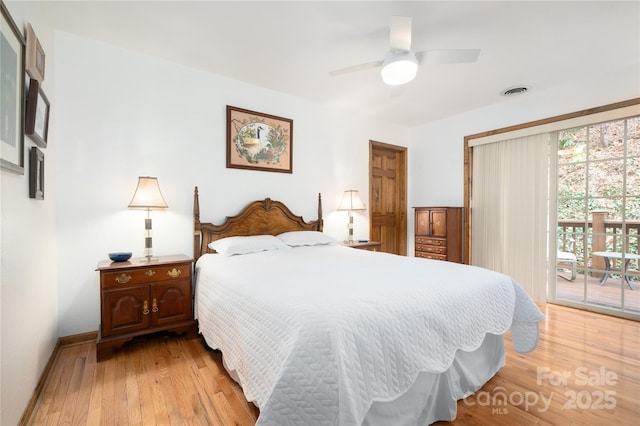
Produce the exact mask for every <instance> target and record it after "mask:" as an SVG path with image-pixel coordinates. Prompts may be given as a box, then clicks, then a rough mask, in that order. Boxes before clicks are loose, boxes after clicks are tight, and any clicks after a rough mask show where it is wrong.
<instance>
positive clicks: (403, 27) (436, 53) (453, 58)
mask: <svg viewBox="0 0 640 426" xmlns="http://www.w3.org/2000/svg"><path fill="white" fill-rule="evenodd" d="M389 48H390V49H389V52H388V53H387V54H386V55H385V57H384V59H383V60H381V61H374V62H367V63H364V64H360V65H354V66H350V67H347V68H341V69H338V70H334V71H331V72H330V73H329V75H331V76H333V77H335V76H339V75H343V74H348V73H351V72H356V71H363V70H366V69H370V68H377V67H382V70H381V71H380V73H381V74H382V80H383V81H384V82H385V83H387V84H389V85H392V86H397V85H401V84H405V83H408V82H410V81H411V80H413V79H414V78H415V76H416V73H417V71H418V65H419V64H424V63H429V64H455V63H463V62H476V61H477V60H478V55H479V54H480V49H434V50H423V51H420V52H414V51H413V50H411V18H410V17H406V16H392V17H391V25H390V26H389Z"/></svg>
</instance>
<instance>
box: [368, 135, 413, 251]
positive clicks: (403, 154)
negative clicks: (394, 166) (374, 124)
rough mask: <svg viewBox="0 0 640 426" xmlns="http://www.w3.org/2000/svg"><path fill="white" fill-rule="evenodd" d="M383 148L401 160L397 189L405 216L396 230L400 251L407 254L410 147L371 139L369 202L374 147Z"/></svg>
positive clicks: (370, 214)
mask: <svg viewBox="0 0 640 426" xmlns="http://www.w3.org/2000/svg"><path fill="white" fill-rule="evenodd" d="M376 148H377V149H383V150H388V151H394V152H396V153H397V154H398V155H399V157H400V158H399V161H400V173H399V174H400V179H397V183H396V190H397V192H396V193H397V194H398V197H399V200H398V205H399V206H400V208H401V211H400V212H398V213H399V214H400V215H401V217H403V218H404V221H403V223H401V224H400V229H399V230H398V231H396V238H397V241H398V242H399V243H398V244H399V246H400V253H399V254H401V255H405V256H406V255H407V229H408V228H407V220H408V215H407V179H408V173H407V170H408V167H407V152H408V149H407V147H405V146H399V145H392V144H389V143H385V142H378V141H374V140H371V139H370V140H369V202H371V200H372V199H373V198H372V197H373V188H372V186H371V182H373V179H372V178H373V162H372V154H373V150H374V149H376ZM371 223H372V212H371V210H369V235H371V233H372V226H371Z"/></svg>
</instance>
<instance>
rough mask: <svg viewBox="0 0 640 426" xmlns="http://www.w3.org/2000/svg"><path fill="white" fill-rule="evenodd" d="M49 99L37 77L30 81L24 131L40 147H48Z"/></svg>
mask: <svg viewBox="0 0 640 426" xmlns="http://www.w3.org/2000/svg"><path fill="white" fill-rule="evenodd" d="M49 110H50V104H49V99H48V98H47V96H46V95H45V94H44V92H43V91H42V86H41V85H40V83H38V81H37V80H36V79H33V78H32V79H31V80H30V81H29V91H28V94H27V113H26V119H25V123H24V133H25V135H27V136H29V138H30V139H31V140H32V141H33V142H35V144H36V145H38V146H39V147H40V148H46V147H47V140H48V135H49Z"/></svg>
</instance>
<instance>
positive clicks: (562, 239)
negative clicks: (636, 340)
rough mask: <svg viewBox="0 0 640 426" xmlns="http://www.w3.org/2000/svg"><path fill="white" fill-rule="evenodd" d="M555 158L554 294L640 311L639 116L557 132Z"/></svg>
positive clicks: (596, 305) (591, 304)
mask: <svg viewBox="0 0 640 426" xmlns="http://www.w3.org/2000/svg"><path fill="white" fill-rule="evenodd" d="M556 160H557V164H556V170H557V185H556V191H557V194H556V199H557V204H556V206H557V207H556V210H557V211H556V218H557V219H556V232H555V237H556V243H557V253H556V256H555V257H556V261H557V262H556V270H557V275H556V281H555V295H550V296H552V297H551V298H552V299H555V300H557V301H559V302H562V301H564V302H567V303H568V304H571V305H578V306H584V307H588V308H594V309H595V310H605V311H611V313H614V312H618V313H620V312H623V313H625V316H629V315H630V316H636V315H638V317H639V318H640V272H639V269H640V268H639V267H640V264H639V263H640V251H639V243H640V241H639V238H640V235H639V234H640V117H632V118H626V119H621V120H615V121H609V122H604V123H599V124H593V125H589V126H584V127H578V128H573V129H568V130H562V131H559V132H558V133H557V157H556ZM553 234H554V233H553V232H552V233H551V235H553ZM552 289H553V286H552ZM554 296H555V297H554Z"/></svg>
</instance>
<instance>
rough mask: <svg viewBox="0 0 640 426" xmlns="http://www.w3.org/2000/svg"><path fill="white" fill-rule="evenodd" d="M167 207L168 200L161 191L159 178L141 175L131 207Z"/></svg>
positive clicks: (156, 208)
mask: <svg viewBox="0 0 640 426" xmlns="http://www.w3.org/2000/svg"><path fill="white" fill-rule="evenodd" d="M167 207H168V206H167V202H166V201H164V197H163V196H162V192H160V185H158V178H155V177H149V176H140V177H139V178H138V186H137V187H136V192H135V193H134V194H133V198H132V199H131V202H130V203H129V208H130V209H144V210H160V209H166V208H167Z"/></svg>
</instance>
